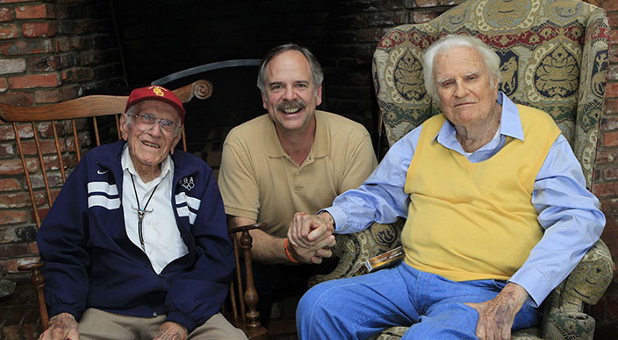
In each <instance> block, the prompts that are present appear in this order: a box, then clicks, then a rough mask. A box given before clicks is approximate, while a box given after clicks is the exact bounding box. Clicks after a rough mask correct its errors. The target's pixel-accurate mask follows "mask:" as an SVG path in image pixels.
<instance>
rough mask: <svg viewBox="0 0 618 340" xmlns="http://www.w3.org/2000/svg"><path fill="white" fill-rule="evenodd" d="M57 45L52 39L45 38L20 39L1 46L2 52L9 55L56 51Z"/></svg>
mask: <svg viewBox="0 0 618 340" xmlns="http://www.w3.org/2000/svg"><path fill="white" fill-rule="evenodd" d="M54 47H55V45H54V44H52V41H51V40H50V39H43V40H18V41H15V42H11V43H7V44H3V45H2V46H0V51H2V54H4V55H8V56H14V55H28V54H42V53H51V52H54Z"/></svg>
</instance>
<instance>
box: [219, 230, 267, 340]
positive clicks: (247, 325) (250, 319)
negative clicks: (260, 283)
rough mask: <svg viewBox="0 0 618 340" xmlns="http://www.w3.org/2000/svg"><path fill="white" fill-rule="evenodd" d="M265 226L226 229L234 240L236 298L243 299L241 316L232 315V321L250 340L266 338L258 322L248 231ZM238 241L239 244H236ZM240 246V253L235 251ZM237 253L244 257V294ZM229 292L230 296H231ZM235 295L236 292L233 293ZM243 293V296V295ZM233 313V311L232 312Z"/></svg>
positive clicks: (256, 295)
mask: <svg viewBox="0 0 618 340" xmlns="http://www.w3.org/2000/svg"><path fill="white" fill-rule="evenodd" d="M265 226H266V223H261V224H253V225H246V226H239V227H232V228H229V229H228V232H229V233H230V235H232V240H233V242H234V251H235V256H236V267H237V274H236V275H237V279H238V282H237V286H238V287H237V288H238V295H237V297H238V299H243V298H244V299H243V300H244V301H242V302H241V303H240V314H241V317H239V318H237V317H236V315H234V319H235V320H234V321H235V324H236V326H237V327H239V328H241V329H242V330H243V331H244V332H245V334H246V335H247V337H248V338H249V339H250V340H265V339H267V330H266V328H264V327H263V326H262V324H261V323H260V319H259V318H260V313H259V312H258V311H257V303H258V300H259V297H258V293H257V290H256V289H255V283H254V281H253V267H252V265H251V248H252V246H253V238H252V237H251V234H250V233H249V230H251V229H257V228H263V227H265ZM237 233H240V237H237V236H236V234H237ZM238 243H240V245H238ZM238 248H240V249H241V250H242V254H239V253H240V252H238V251H237V249H238ZM239 255H242V257H243V258H244V264H245V284H244V287H245V289H244V294H243V291H242V286H243V285H242V282H241V279H240V277H241V275H240V274H241V273H240V259H239V257H240V256H239ZM232 293H233V292H231V293H230V298H232V296H231V294H232ZM234 295H236V294H234ZM243 295H244V296H243ZM234 314H235V313H234Z"/></svg>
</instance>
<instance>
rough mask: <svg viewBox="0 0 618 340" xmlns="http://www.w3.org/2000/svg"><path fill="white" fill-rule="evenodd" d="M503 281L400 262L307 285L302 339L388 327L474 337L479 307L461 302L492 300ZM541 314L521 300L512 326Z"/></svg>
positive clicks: (355, 335) (412, 333)
mask: <svg viewBox="0 0 618 340" xmlns="http://www.w3.org/2000/svg"><path fill="white" fill-rule="evenodd" d="M505 285H506V283H505V282H503V281H495V280H480V281H465V282H454V281H450V280H447V279H445V278H443V277H441V276H438V275H434V274H429V273H425V272H421V271H418V270H416V269H414V268H412V267H410V266H409V265H407V264H405V263H403V262H402V263H400V264H398V265H397V266H395V267H393V268H388V269H383V270H381V271H378V272H376V273H372V274H368V275H363V276H358V277H353V278H347V279H340V280H333V281H328V282H324V283H321V284H319V285H317V286H315V287H313V288H312V289H310V290H309V291H308V292H307V293H306V294H305V295H304V296H303V297H302V299H301V300H300V303H299V305H298V309H297V311H296V322H297V328H298V335H299V337H300V339H301V340H319V339H367V338H369V337H371V336H374V335H376V334H378V333H380V332H381V331H382V330H384V329H385V328H388V327H391V326H410V328H409V329H408V331H407V332H406V333H405V335H404V336H403V338H402V339H423V340H426V339H431V340H439V339H457V340H460V339H476V335H475V333H476V324H477V321H478V312H477V311H476V310H475V309H474V308H472V307H469V306H467V305H464V303H465V302H485V301H488V300H491V299H493V298H494V297H496V295H498V293H499V292H500V291H501V290H502V288H504V286H505ZM541 315H542V314H541V313H540V312H539V311H538V310H537V309H536V308H534V307H532V306H530V305H529V304H524V306H523V307H522V309H521V310H520V311H519V313H517V315H516V317H515V321H514V324H513V330H516V329H521V328H526V327H531V326H534V325H536V324H537V323H538V321H539V320H540V317H541Z"/></svg>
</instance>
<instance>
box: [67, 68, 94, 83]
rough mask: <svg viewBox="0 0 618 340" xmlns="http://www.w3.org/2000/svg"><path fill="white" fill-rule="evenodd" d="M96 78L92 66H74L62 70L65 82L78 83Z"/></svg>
mask: <svg viewBox="0 0 618 340" xmlns="http://www.w3.org/2000/svg"><path fill="white" fill-rule="evenodd" d="M93 78H94V73H93V71H92V69H91V68H86V67H73V68H71V69H68V70H63V71H62V82H63V83H77V82H84V81H89V80H92V79H93Z"/></svg>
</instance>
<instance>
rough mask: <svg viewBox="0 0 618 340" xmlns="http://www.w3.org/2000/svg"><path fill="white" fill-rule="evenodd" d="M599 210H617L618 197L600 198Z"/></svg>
mask: <svg viewBox="0 0 618 340" xmlns="http://www.w3.org/2000/svg"><path fill="white" fill-rule="evenodd" d="M601 210H602V211H605V212H618V198H608V199H604V200H601Z"/></svg>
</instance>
